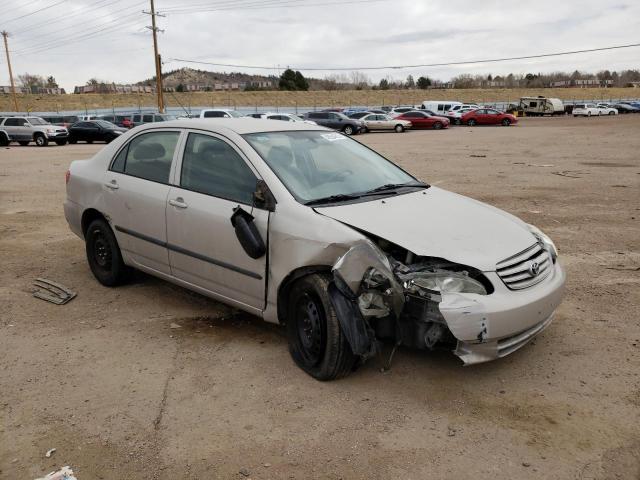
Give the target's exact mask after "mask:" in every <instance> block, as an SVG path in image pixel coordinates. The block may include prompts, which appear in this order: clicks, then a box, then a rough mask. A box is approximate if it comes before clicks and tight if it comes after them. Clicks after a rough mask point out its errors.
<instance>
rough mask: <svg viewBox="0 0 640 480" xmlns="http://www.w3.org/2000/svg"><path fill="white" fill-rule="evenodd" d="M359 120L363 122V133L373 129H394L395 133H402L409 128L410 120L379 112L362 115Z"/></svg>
mask: <svg viewBox="0 0 640 480" xmlns="http://www.w3.org/2000/svg"><path fill="white" fill-rule="evenodd" d="M360 121H361V122H362V123H363V124H364V128H363V132H365V133H366V132H369V131H373V130H391V131H394V130H395V131H396V132H397V133H402V132H404V131H405V130H409V129H410V128H411V122H410V121H408V120H401V119H400V118H391V117H390V116H389V115H383V114H380V113H370V114H369V115H366V116H364V117H362V118H361V119H360Z"/></svg>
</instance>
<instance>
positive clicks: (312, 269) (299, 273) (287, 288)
mask: <svg viewBox="0 0 640 480" xmlns="http://www.w3.org/2000/svg"><path fill="white" fill-rule="evenodd" d="M329 272H331V267H330V266H329V265H312V266H308V267H300V268H297V269H295V270H294V271H292V272H291V273H289V275H287V276H286V277H285V279H284V280H283V281H282V282H281V283H280V287H278V321H279V322H280V323H281V324H282V325H284V324H286V323H287V300H288V299H289V293H290V292H291V287H293V284H294V283H296V282H297V281H298V280H300V279H301V278H302V277H306V276H307V275H312V274H314V273H329Z"/></svg>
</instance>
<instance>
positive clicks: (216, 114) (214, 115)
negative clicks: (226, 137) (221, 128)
mask: <svg viewBox="0 0 640 480" xmlns="http://www.w3.org/2000/svg"><path fill="white" fill-rule="evenodd" d="M224 116H225V113H224V112H204V118H222V117H224Z"/></svg>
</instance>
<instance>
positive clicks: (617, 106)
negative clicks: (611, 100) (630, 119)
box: [613, 103, 640, 113]
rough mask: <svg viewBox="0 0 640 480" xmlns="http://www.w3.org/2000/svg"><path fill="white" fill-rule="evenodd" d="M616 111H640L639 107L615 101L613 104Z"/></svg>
mask: <svg viewBox="0 0 640 480" xmlns="http://www.w3.org/2000/svg"><path fill="white" fill-rule="evenodd" d="M613 107H614V108H615V109H616V110H618V113H637V112H640V107H634V106H633V105H629V104H628V103H616V104H615V105H614V106H613Z"/></svg>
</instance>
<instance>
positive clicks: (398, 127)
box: [394, 125, 404, 133]
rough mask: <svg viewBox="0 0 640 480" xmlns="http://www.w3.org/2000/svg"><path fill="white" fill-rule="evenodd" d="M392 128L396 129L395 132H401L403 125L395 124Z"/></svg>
mask: <svg viewBox="0 0 640 480" xmlns="http://www.w3.org/2000/svg"><path fill="white" fill-rule="evenodd" d="M394 130H395V131H396V133H402V132H404V127H403V126H402V125H396V126H395V128H394Z"/></svg>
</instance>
